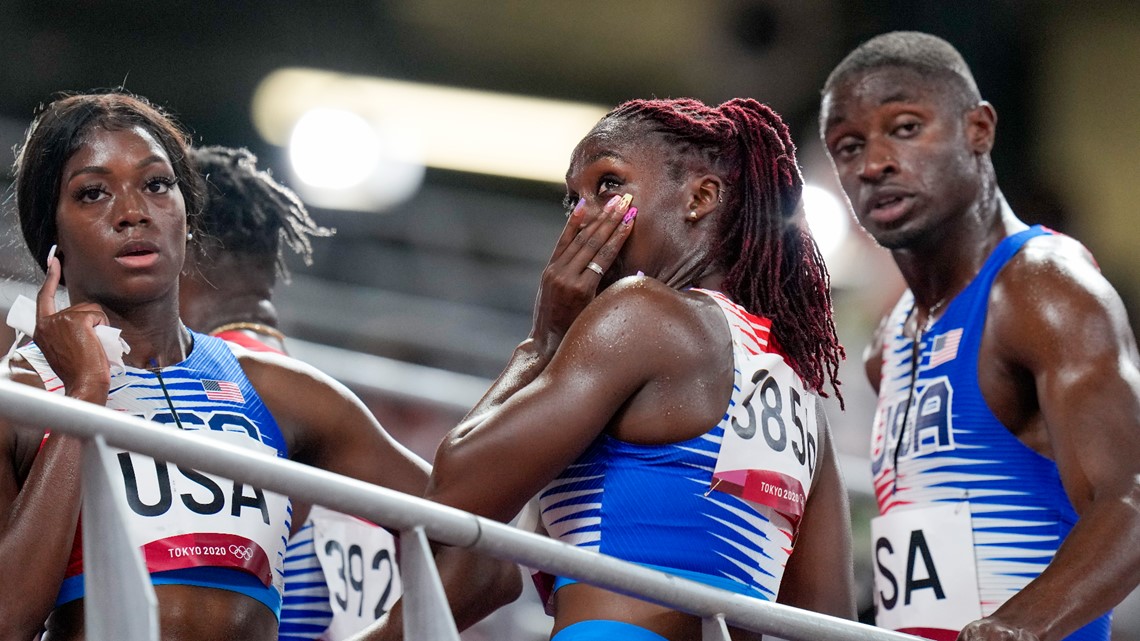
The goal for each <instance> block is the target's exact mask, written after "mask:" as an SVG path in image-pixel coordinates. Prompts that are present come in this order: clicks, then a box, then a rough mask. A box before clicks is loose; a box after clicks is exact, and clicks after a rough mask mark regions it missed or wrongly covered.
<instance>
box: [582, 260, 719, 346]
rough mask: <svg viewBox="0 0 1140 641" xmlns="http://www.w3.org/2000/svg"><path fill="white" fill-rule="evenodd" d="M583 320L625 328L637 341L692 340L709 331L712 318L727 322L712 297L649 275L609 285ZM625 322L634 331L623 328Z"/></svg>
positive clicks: (609, 327) (715, 323)
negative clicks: (671, 285)
mask: <svg viewBox="0 0 1140 641" xmlns="http://www.w3.org/2000/svg"><path fill="white" fill-rule="evenodd" d="M581 320H582V321H583V323H584V324H585V325H586V326H587V327H590V328H592V329H593V330H595V331H622V333H624V334H628V335H629V338H631V339H633V340H634V341H637V342H641V341H644V340H663V339H664V340H673V341H675V342H678V343H680V342H681V341H690V340H692V339H694V338H703V336H694V334H698V335H699V334H705V333H707V332H708V330H709V325H710V321H713V322H712V325H713V326H714V327H720V326H722V325H723V324H724V321H723V317H722V315H721V314H720V312H719V308H718V306H717V304H716V302H715V301H714V300H713V299H712V298H711V297H710V296H708V295H706V294H703V293H700V292H696V291H678V290H676V289H673V288H672V287H669V286H668V285H666V284H664V283H662V282H660V281H658V280H655V279H652V278H649V277H646V276H629V277H626V278H623V279H621V280H619V281H618V282H616V283H614V284H613V285H611V286H610V287H608V288H607V289H606V290H605V291H604V292H602V293H601V294H600V295H599V296H598V298H597V299H595V300H594V301H593V302H592V303H591V304H590V305H589V306H588V307H587V308H586V311H585V312H583V315H582V317H581ZM615 323H617V324H615ZM576 324H577V323H576ZM623 324H629V325H630V327H628V328H627V329H628V330H633V331H623V328H622V327H621V326H620V325H623Z"/></svg>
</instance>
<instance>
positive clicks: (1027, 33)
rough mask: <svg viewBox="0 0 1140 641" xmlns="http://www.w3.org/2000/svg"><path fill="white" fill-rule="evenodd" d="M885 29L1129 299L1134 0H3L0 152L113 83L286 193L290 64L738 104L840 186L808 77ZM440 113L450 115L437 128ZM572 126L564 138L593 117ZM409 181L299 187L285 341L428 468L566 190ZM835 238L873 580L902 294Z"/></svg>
mask: <svg viewBox="0 0 1140 641" xmlns="http://www.w3.org/2000/svg"><path fill="white" fill-rule="evenodd" d="M893 29H916V30H922V31H928V32H931V33H934V34H937V35H940V36H943V37H945V38H947V39H948V40H950V41H951V42H952V43H953V44H954V45H956V46H957V47H958V48H959V50H960V51H961V52H962V54H963V55H964V56H965V58H966V59H967V61H968V62H969V63H970V65H971V67H972V69H973V71H974V74H975V76H976V78H977V81H978V84H979V86H980V88H981V91H982V94H983V96H984V97H985V98H986V99H988V100H989V101H991V102H992V103H993V104H994V105H995V107H996V109H997V111H998V115H999V124H998V144H997V147H996V149H995V151H994V154H993V156H994V162H995V165H996V167H997V172H998V176H999V180H1000V184H1001V185H1002V186H1003V188H1004V191H1005V193H1006V195H1007V197H1008V199H1009V200H1010V202H1011V204H1012V205H1013V207H1014V209H1015V211H1017V212H1018V213H1019V214H1020V215H1021V217H1022V218H1023V219H1025V220H1027V221H1029V222H1041V223H1045V224H1047V225H1049V226H1051V227H1054V228H1056V229H1059V230H1061V231H1065V232H1068V233H1071V234H1073V235H1075V236H1077V237H1078V238H1080V239H1081V240H1083V241H1084V242H1085V243H1086V244H1087V245H1088V246H1089V247H1090V249H1092V251H1093V252H1094V253H1095V254H1096V256H1097V257H1098V259H1099V260H1100V263H1101V266H1102V268H1103V270H1104V272H1105V274H1106V275H1107V276H1108V277H1109V278H1110V280H1112V281H1113V283H1114V284H1115V285H1116V286H1117V287H1118V289H1119V290H1120V293H1121V295H1122V296H1123V297H1124V299H1125V301H1126V304H1127V305H1128V306H1129V308H1130V309H1132V310H1135V309H1136V307H1135V305H1136V301H1138V300H1140V274H1138V273H1137V270H1136V269H1135V267H1136V265H1137V261H1136V258H1135V255H1134V254H1135V250H1136V246H1137V242H1136V241H1137V239H1138V237H1140V233H1138V232H1137V231H1136V227H1135V225H1134V223H1133V210H1134V208H1135V203H1137V202H1140V100H1138V99H1140V3H1136V2H1126V1H1124V0H1120V1H1110V0H1100V1H1092V2H1082V3H1053V2H1045V1H1030V0H991V1H988V2H982V1H955V2H946V1H941V2H939V1H937V0H884V1H881V2H869V1H863V2H843V1H840V0H799V1H793V0H787V1H784V2H778V1H762V0H706V1H704V2H686V1H684V0H629V1H617V2H615V1H612V0H611V1H606V2H601V1H597V0H579V1H578V2H566V3H563V2H517V1H516V2H509V1H501V0H500V1H491V0H485V1H483V2H461V1H459V0H388V1H382V0H372V1H367V0H343V1H340V2H325V3H315V2H302V1H298V0H273V1H272V2H271V1H269V0H247V1H245V2H240V3H238V2H201V1H190V0H167V1H166V2H158V3H149V2H145V3H144V2H139V1H133V0H101V1H95V0H70V1H68V2H62V1H58V0H34V1H33V0H6V1H3V2H0V87H3V89H2V91H0V148H2V149H3V150H4V155H3V161H2V164H3V165H4V166H5V167H7V166H9V165H10V161H11V160H12V158H13V156H12V155H10V153H9V150H11V149H13V147H14V146H15V145H17V144H18V142H19V140H20V137H21V136H22V134H23V132H24V130H25V128H26V127H27V125H28V123H29V121H30V119H31V118H32V116H33V114H34V113H35V112H36V108H37V106H38V105H40V104H42V103H43V102H45V101H47V100H49V99H50V98H51V97H52V96H53V95H54V94H56V93H57V92H60V91H83V90H89V89H93V88H101V87H115V86H119V85H124V86H125V87H126V88H127V89H129V90H131V91H133V92H136V93H139V94H141V95H143V96H146V97H148V98H150V99H151V100H153V101H154V102H156V103H158V104H160V105H162V106H164V107H166V108H168V109H169V110H171V111H172V112H174V113H175V114H176V115H177V116H178V118H179V119H180V120H181V121H182V122H183V123H184V124H185V125H186V126H187V127H188V128H189V129H191V130H192V132H193V135H194V141H195V143H200V144H224V145H231V146H246V147H249V148H250V149H251V150H253V151H254V152H255V153H256V154H257V155H258V156H259V157H260V159H261V164H262V165H263V166H265V167H268V168H271V169H272V171H273V173H274V174H275V175H276V176H278V177H279V178H281V179H282V180H283V181H284V182H287V183H289V184H291V185H293V186H294V187H298V188H299V190H300V187H301V185H298V184H297V174H296V171H295V170H294V169H293V168H292V167H291V166H290V160H289V155H288V151H287V149H286V148H285V143H284V141H283V140H282V139H281V138H280V137H277V138H275V139H273V140H270V139H269V138H273V136H272V135H270V136H269V137H268V138H267V134H266V131H265V130H264V128H258V127H257V126H255V121H256V119H257V116H256V115H255V100H254V98H255V95H257V94H258V91H259V87H264V86H263V85H262V82H263V81H264V80H265V79H266V78H267V77H269V76H270V74H272V73H273V72H275V71H277V70H279V69H283V68H291V67H296V68H306V69H313V70H324V71H329V72H340V73H344V74H351V75H353V76H359V77H369V78H371V77H378V78H387V79H391V80H402V81H410V82H415V83H427V84H430V85H443V86H450V87H458V88H466V89H477V90H486V91H493V92H501V93H505V94H512V95H517V96H534V97H541V98H551V99H560V100H568V101H574V102H581V103H587V104H589V105H596V106H597V107H598V108H599V109H602V110H604V109H605V108H607V107H610V106H613V105H614V104H616V103H618V102H620V101H622V100H625V99H628V98H636V97H652V96H659V97H675V96H693V97H697V98H700V99H702V100H704V101H706V102H710V103H716V102H720V101H723V100H726V99H728V98H731V97H735V96H751V97H755V98H758V99H760V100H762V101H764V102H767V103H769V104H771V105H772V106H773V107H774V108H775V109H776V110H777V111H779V112H780V113H781V114H783V115H784V116H785V118H786V119H787V121H788V122H789V123H790V125H791V127H792V132H793V137H794V138H795V139H796V141H797V144H798V145H799V147H800V151H799V153H800V160H801V165H802V167H803V171H804V175H805V179H806V180H807V182H808V183H810V184H812V185H815V186H818V187H819V188H820V189H821V190H823V191H825V192H831V193H832V194H836V193H837V192H836V191H835V183H834V179H833V178H832V176H831V170H830V167H829V166H828V164H827V162H826V159H825V157H824V155H823V152H822V150H821V148H820V145H819V141H818V130H817V125H816V119H817V113H818V102H819V88H820V87H821V86H822V84H823V81H824V79H825V78H826V76H827V73H828V72H829V71H830V69H831V68H832V67H833V66H834V65H835V64H836V63H837V62H838V61H839V60H840V59H841V58H842V57H843V56H844V55H845V54H846V52H847V51H849V50H850V49H851V48H852V47H854V46H855V45H857V44H858V43H859V42H861V41H863V40H865V39H866V38H868V37H870V36H873V35H875V34H878V33H881V32H883V31H888V30H893ZM278 84H280V83H278ZM306 100H309V101H310V102H312V101H313V100H316V99H315V98H313V97H312V96H309V97H308V98H306ZM442 100H447V99H442ZM274 101H277V102H281V103H284V102H286V101H285V100H284V99H279V98H272V99H270V102H274ZM262 102H263V103H264V102H265V101H264V100H263V101H262ZM259 108H260V107H259ZM448 118H449V116H446V115H444V116H440V118H439V120H438V122H439V124H440V126H441V127H442V126H443V125H444V124H445V122H444V121H445V120H447V119H448ZM551 126H552V128H553V127H555V123H552V125H551ZM494 127H500V128H501V129H495V128H494ZM494 127H491V130H489V131H480V132H478V133H479V134H480V135H481V136H484V137H489V138H488V139H489V140H492V141H493V140H495V139H496V137H497V136H499V135H500V134H505V133H507V130H508V129H509V128H510V126H509V124H508V125H496V126H494ZM397 128H398V127H397ZM580 129H581V130H580V131H577V132H576V133H575V132H571V133H572V134H574V135H575V136H581V135H582V134H584V133H585V132H586V130H587V129H588V125H586V126H585V127H581V128H580ZM472 133H473V134H474V132H472ZM489 146H494V145H493V144H492V145H489ZM563 153H565V154H567V155H568V153H569V148H566V149H565V150H564V152H563ZM419 172H420V174H417V176H418V177H420V182H419V183H418V184H417V185H414V186H413V187H412V188H410V191H408V192H407V193H405V194H404V195H403V196H402V197H401V198H399V199H396V201H395V202H388V203H387V204H384V205H377V206H374V207H367V206H357V207H354V208H353V207H350V208H349V209H341V208H332V207H327V206H322V204H321V203H322V202H324V201H321V200H320V199H318V198H315V197H314V198H313V199H311V200H310V204H311V206H312V210H313V213H314V216H315V217H316V218H317V220H318V221H319V222H320V223H321V224H324V225H326V226H330V227H336V228H337V230H338V233H337V235H336V236H335V237H333V238H331V239H326V240H320V241H318V242H317V244H316V245H317V246H316V255H315V261H314V264H313V265H312V266H311V267H305V266H304V265H301V264H294V265H293V282H292V284H291V285H289V286H288V287H282V288H281V290H280V292H279V294H278V296H277V301H278V303H279V307H280V310H281V313H282V320H283V328H284V329H285V331H286V333H287V334H289V336H290V337H291V339H292V340H293V341H294V342H293V349H294V353H295V354H296V355H298V356H300V357H302V358H305V359H306V360H310V361H312V362H314V363H315V364H317V365H318V366H321V367H323V368H325V369H327V370H329V371H330V373H332V374H334V375H336V376H338V377H340V378H342V379H343V380H345V381H346V382H347V383H349V384H350V385H351V386H353V387H354V388H355V389H356V390H357V391H358V392H359V393H360V394H362V396H364V397H365V398H366V400H367V401H368V402H369V404H370V406H371V407H372V408H373V409H374V410H375V411H376V413H377V414H378V415H379V416H380V417H381V420H382V421H383V422H384V423H385V424H386V426H388V427H389V428H390V429H391V430H392V431H393V432H394V433H396V434H397V435H398V436H399V437H400V438H401V439H403V440H405V441H406V442H408V443H409V444H410V445H411V446H412V447H413V448H414V449H416V450H417V451H419V452H420V453H421V454H422V455H424V456H425V457H428V458H430V457H431V455H432V453H433V452H434V448H435V444H436V443H438V441H439V438H440V437H441V435H442V434H443V432H444V430H446V429H447V427H449V426H450V425H452V424H454V422H455V421H456V420H457V419H458V418H459V417H460V416H461V415H462V410H463V408H465V407H468V406H470V404H471V403H473V402H474V400H475V399H476V398H477V397H478V395H479V393H480V392H481V391H482V389H483V388H484V387H485V385H486V383H487V381H488V379H489V378H490V377H493V376H495V375H496V374H497V373H498V370H499V368H500V367H501V366H502V364H504V363H505V362H506V360H507V358H508V356H509V355H510V352H511V350H512V349H513V348H514V346H515V345H516V344H517V343H518V342H519V341H520V340H521V339H523V338H524V337H525V336H526V333H527V331H528V329H529V326H530V313H531V305H532V303H533V296H534V292H535V289H536V286H537V283H538V277H539V274H540V272H541V270H542V267H543V265H544V263H545V261H546V259H547V257H548V255H549V252H550V250H551V248H552V246H553V242H554V240H555V238H556V237H557V235H558V233H559V230H560V228H561V224H562V222H563V220H564V218H563V216H562V213H563V211H562V207H561V205H560V200H561V198H562V194H563V190H562V189H561V187H560V186H559V185H557V184H556V183H555V182H553V181H552V180H543V179H537V180H536V179H532V178H518V177H511V176H491V175H488V174H484V173H478V172H472V171H459V170H455V169H442V168H439V167H435V166H431V165H430V164H429V166H427V167H426V169H423V168H421V169H420V170H419ZM413 173H414V172H413ZM7 180H8V176H6V175H5V176H4V183H3V185H0V186H3V187H5V188H6V187H7ZM4 193H5V194H6V195H7V194H8V193H9V192H8V190H7V189H5V192H4ZM0 221H2V223H0V230H2V231H3V232H4V236H3V237H2V239H0V246H2V247H3V250H2V251H0V277H2V278H3V280H2V281H0V285H2V286H3V287H2V289H0V308H6V307H7V306H8V305H9V304H10V302H11V300H12V299H13V298H14V297H15V296H16V295H17V294H19V293H28V292H29V291H34V290H30V288H31V287H32V283H36V282H38V279H39V274H38V272H37V271H36V270H34V268H32V267H30V266H29V263H28V259H27V257H26V252H25V250H24V248H23V243H22V240H21V239H20V237H19V233H18V224H17V223H16V220H15V215H14V212H13V211H12V210H11V201H10V199H8V198H6V199H5V200H4V204H3V217H2V218H0ZM837 242H838V245H837V246H836V248H835V249H834V250H833V251H832V252H830V253H829V256H828V258H829V264H830V267H831V270H832V274H833V280H834V283H835V301H836V307H837V315H838V321H839V324H840V334H841V337H842V338H843V339H844V341H845V344H846V345H847V348H848V354H849V355H850V360H849V361H848V363H847V364H846V366H845V369H844V374H845V382H846V387H845V394H846V395H847V398H848V410H847V412H846V413H845V414H840V413H839V410H838V408H837V407H836V408H832V410H831V412H832V416H833V423H834V424H835V425H836V431H837V432H838V436H839V441H840V446H841V449H842V450H843V453H844V455H845V463H846V464H847V467H846V469H845V473H846V476H847V481H848V484H849V485H850V486H851V488H852V491H853V496H854V497H855V501H854V509H855V518H856V526H857V534H858V535H859V536H860V537H861V538H860V540H857V544H858V545H861V546H863V547H861V548H859V549H857V552H858V553H859V556H860V559H859V564H860V565H859V568H858V571H859V574H860V580H861V582H863V583H864V585H866V584H867V583H868V582H869V574H868V572H867V571H866V567H867V563H868V559H869V542H868V541H866V538H865V537H866V536H867V535H866V532H865V530H866V524H865V519H866V517H867V515H868V514H869V513H870V512H872V511H873V506H872V505H871V504H870V503H869V502H868V498H867V496H866V489H867V488H869V480H868V476H869V474H868V471H867V469H866V467H865V466H864V465H863V464H862V462H861V460H860V459H865V458H866V452H867V448H868V434H869V425H870V416H871V411H872V405H873V399H872V398H871V397H870V392H869V389H868V388H867V385H866V383H865V380H864V378H863V376H862V371H861V370H862V368H861V364H860V363H859V354H860V353H861V351H862V348H863V346H864V345H865V343H866V340H867V336H868V335H869V332H870V328H871V325H872V323H873V322H874V321H875V320H876V319H877V317H878V315H879V313H881V311H882V310H883V308H884V307H885V306H887V305H889V304H890V303H891V302H893V298H894V297H895V296H896V295H897V294H898V292H899V288H900V287H901V285H900V281H899V278H898V276H897V274H896V273H895V271H894V266H893V263H891V262H890V260H889V257H887V256H886V255H885V254H883V252H881V251H880V250H878V249H877V248H875V247H873V246H872V244H871V243H870V242H869V241H868V240H867V238H866V237H865V236H864V235H862V234H861V233H859V232H857V231H855V230H854V229H852V230H851V233H850V234H848V235H847V236H846V237H845V238H841V239H840V240H839V241H837ZM293 262H294V263H297V261H293ZM1132 317H1133V323H1134V325H1135V319H1136V317H1137V315H1136V313H1133V314H1132ZM864 600H865V602H869V591H867V592H866V594H865V599H864ZM865 604H866V603H864V605H865ZM1133 609H1135V608H1133V607H1130V606H1126V607H1124V608H1122V609H1121V611H1120V613H1119V616H1118V617H1117V619H1118V625H1117V627H1118V636H1117V637H1116V638H1118V639H1130V638H1140V623H1137V621H1140V616H1138V615H1136V614H1133V613H1132V611H1133ZM520 616H521V618H517V619H514V620H512V621H511V622H510V623H506V624H502V625H505V626H508V628H502V629H509V626H511V625H514V626H516V627H515V628H513V629H515V630H520V629H526V630H532V629H534V630H538V631H537V632H534V634H535V635H538V636H540V635H541V634H542V631H541V627H542V625H543V624H542V622H541V621H538V622H536V620H537V617H541V615H540V614H539V615H534V616H531V614H523V615H520ZM528 617H529V618H528ZM528 626H529V627H528ZM489 634H495V633H489ZM526 634H529V633H528V632H518V633H517V635H516V636H517V638H526Z"/></svg>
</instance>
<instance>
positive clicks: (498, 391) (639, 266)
mask: <svg viewBox="0 0 1140 641" xmlns="http://www.w3.org/2000/svg"><path fill="white" fill-rule="evenodd" d="M566 187H567V192H568V194H567V203H568V205H569V207H568V208H569V209H570V213H569V220H568V222H567V225H566V228H565V230H564V232H563V234H562V236H561V238H560V239H559V241H558V243H557V245H556V247H555V250H554V254H553V257H552V258H551V261H550V264H549V265H548V267H547V268H546V270H545V272H544V274H543V281H542V288H541V290H540V292H539V297H538V302H537V304H536V308H535V320H534V328H533V331H532V333H531V335H530V337H529V338H527V340H525V341H524V342H523V343H522V344H521V345H520V346H519V347H518V349H517V350H516V351H515V354H514V356H513V357H512V359H511V361H510V363H509V364H508V366H507V368H506V370H505V371H504V372H503V374H502V375H501V376H500V377H499V379H498V380H497V381H496V383H495V384H494V385H493V386H492V388H491V390H490V391H489V392H488V393H487V395H486V396H485V397H484V398H483V400H482V401H480V403H479V405H477V406H476V408H475V409H473V410H472V411H471V413H470V414H469V415H468V417H467V418H466V419H465V420H464V422H463V423H462V424H460V425H459V426H458V427H457V428H456V429H455V430H453V431H452V432H451V434H449V435H448V437H447V438H446V439H444V441H443V443H442V445H441V446H440V449H439V452H438V453H437V455H436V461H435V468H434V471H433V473H432V477H431V480H430V482H429V489H428V493H427V496H428V498H431V499H433V500H436V501H439V502H442V503H446V504H449V505H453V506H456V507H459V508H462V509H465V510H470V511H473V512H476V513H480V514H483V515H486V516H489V517H491V518H496V519H499V520H503V521H506V520H508V519H510V518H511V517H513V516H514V515H515V513H516V512H518V511H519V510H520V508H521V507H522V506H523V505H524V504H525V503H526V502H527V501H528V500H529V499H530V498H531V497H534V496H536V495H537V496H538V499H539V505H540V506H541V515H542V521H543V525H544V526H545V529H546V530H547V532H548V533H549V534H550V535H551V536H553V537H555V538H558V539H560V540H562V541H564V542H567V543H571V544H574V545H577V546H579V547H582V548H586V549H590V550H594V551H598V552H601V553H603V554H607V555H612V556H615V557H618V558H621V559H623V560H626V561H631V562H634V563H638V564H642V565H645V566H648V567H653V568H657V569H662V570H664V571H666V572H670V573H672V574H676V575H680V576H682V577H685V578H689V579H693V580H696V581H700V582H703V583H706V584H709V585H713V586H715V587H719V588H723V589H726V590H730V591H732V592H736V593H739V594H744V595H748V596H751V597H755V598H758V599H764V600H768V601H779V602H781V603H784V604H789V605H793V606H796V607H801V608H806V609H811V610H815V611H819V612H824V613H828V614H833V615H838V616H844V617H847V618H852V617H853V616H854V600H853V597H852V592H853V589H852V566H851V551H850V545H851V542H850V527H849V523H848V513H847V504H846V493H845V491H844V487H843V482H842V479H841V478H840V475H839V473H838V470H837V467H836V458H835V453H834V449H833V447H832V441H831V438H830V436H829V434H828V427H827V419H826V417H825V416H824V414H823V411H822V409H821V404H820V402H819V398H818V397H820V396H825V395H826V391H825V388H827V387H828V386H830V389H831V390H832V391H834V392H835V393H838V389H837V383H838V382H837V380H836V371H837V367H838V363H839V360H840V359H841V358H842V357H843V350H842V347H840V345H839V343H838V341H837V339H836V334H835V326H834V324H833V322H832V310H831V301H830V294H829V280H828V275H827V270H826V268H825V267H824V264H823V261H822V260H821V258H820V255H819V252H818V250H817V249H816V246H815V243H814V241H813V239H812V237H811V235H810V234H809V233H808V231H807V230H806V229H805V227H804V225H803V221H802V217H801V216H798V215H797V212H798V210H799V202H800V193H801V190H802V179H801V176H800V172H799V169H798V167H797V165H796V159H795V152H794V147H793V145H792V141H791V139H790V137H789V135H788V129H787V127H786V126H785V125H784V123H783V122H782V121H781V119H780V117H779V116H778V115H777V114H776V113H775V112H773V111H772V110H771V109H769V108H768V107H766V106H764V105H762V104H760V103H758V102H756V101H755V100H749V99H736V100H732V101H729V102H726V103H724V104H722V105H720V106H718V107H710V106H707V105H705V104H703V103H701V102H699V101H696V100H690V99H678V100H648V101H643V100H638V101H632V102H628V103H625V104H623V105H620V106H619V107H618V108H616V109H615V110H613V111H612V112H610V113H609V114H608V115H606V116H605V117H604V118H603V119H602V120H601V121H600V122H599V123H598V124H597V125H596V126H595V127H594V129H593V130H592V131H591V132H590V133H589V134H588V135H587V136H586V137H585V138H584V139H583V140H582V141H581V142H580V143H579V144H578V146H577V148H576V149H575V150H574V153H573V155H572V157H571V161H570V168H569V171H568V172H567V174H566ZM635 219H636V224H635ZM501 461H510V464H509V465H502V464H501ZM554 589H555V593H554V597H553V608H554V613H555V621H554V630H553V638H554V639H556V640H557V641H572V640H573V641H581V640H584V639H614V638H621V639H634V640H641V639H644V640H647V641H649V640H655V641H660V640H661V639H668V640H680V639H695V638H699V637H700V621H699V620H698V619H697V618H696V617H693V616H691V615H687V614H684V613H680V612H675V611H671V610H668V609H666V608H664V607H662V606H659V605H655V604H651V603H648V602H645V601H641V600H638V599H635V598H633V597H628V596H624V595H618V594H614V593H610V592H606V591H603V590H601V589H600V588H596V587H593V586H590V585H587V584H584V583H576V582H573V581H569V580H566V579H558V580H557V581H556V582H555V584H554ZM734 638H737V639H743V638H759V635H758V634H757V635H755V637H749V636H748V633H747V632H744V631H740V630H737V631H734Z"/></svg>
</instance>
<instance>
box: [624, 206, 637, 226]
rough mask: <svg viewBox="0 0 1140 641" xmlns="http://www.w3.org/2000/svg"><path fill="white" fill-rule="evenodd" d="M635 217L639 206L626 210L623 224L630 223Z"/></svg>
mask: <svg viewBox="0 0 1140 641" xmlns="http://www.w3.org/2000/svg"><path fill="white" fill-rule="evenodd" d="M634 218H637V207H630V208H629V211H627V212H625V217H624V218H622V219H621V222H622V224H623V225H628V224H629V223H630V222H632V221H633V219H634Z"/></svg>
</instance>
